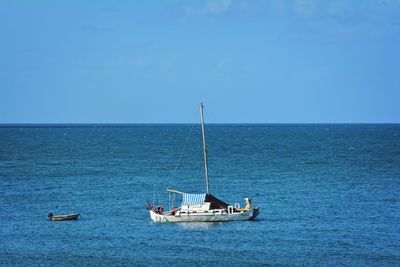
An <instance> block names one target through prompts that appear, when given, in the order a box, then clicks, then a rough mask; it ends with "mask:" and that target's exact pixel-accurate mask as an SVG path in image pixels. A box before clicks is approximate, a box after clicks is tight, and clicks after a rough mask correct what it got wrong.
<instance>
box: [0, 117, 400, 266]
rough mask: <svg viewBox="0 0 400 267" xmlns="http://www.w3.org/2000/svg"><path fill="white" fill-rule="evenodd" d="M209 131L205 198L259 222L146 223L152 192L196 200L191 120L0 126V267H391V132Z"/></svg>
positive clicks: (395, 150) (396, 212) (395, 203)
mask: <svg viewBox="0 0 400 267" xmlns="http://www.w3.org/2000/svg"><path fill="white" fill-rule="evenodd" d="M191 129H192V131H191ZM206 130H207V144H208V151H209V168H210V180H211V181H210V182H211V191H212V193H213V194H214V195H216V196H217V197H219V198H221V199H222V200H224V201H227V202H230V203H235V202H241V204H242V205H243V204H244V198H245V197H248V196H249V197H251V198H252V200H253V204H254V205H255V206H259V207H260V208H261V214H260V216H259V217H258V218H257V220H255V221H250V222H231V223H200V224H167V223H165V224H161V223H153V222H151V221H150V218H149V214H148V212H147V211H146V210H145V199H148V200H150V201H151V200H153V192H154V189H155V190H156V194H155V199H156V201H158V200H159V201H162V202H163V203H164V204H166V203H167V202H168V200H167V194H166V192H165V188H166V187H167V186H169V187H170V188H175V189H177V190H181V191H186V192H192V193H196V192H197V193H203V192H204V191H205V184H204V178H203V177H204V171H203V161H202V147H201V137H200V127H199V125H195V126H194V127H193V128H192V126H191V125H109V126H106V125H87V126H85V125H75V126H73V125H58V126H53V127H50V126H41V127H38V126H32V125H31V126H26V127H22V126H18V125H16V126H4V125H3V126H2V127H0V185H1V186H0V222H1V228H0V265H3V266H4V265H5V266H8V265H22V266H32V265H44V266H46V265H55V264H57V265H59V264H61V265H91V266H97V265H100V266H103V265H139V266H140V265H143V266H146V265H152V266H169V265H172V266H181V265H182V266H183V265H185V266H187V265H194V266H227V265H231V266H257V265H328V266H337V265H347V266H354V265H369V266H399V265H400V125H399V124H314V125H307V124H302V125H294V124H288V125H285V124H272V125H268V124H267V125H244V124H243V125H209V126H208V127H207V128H206ZM190 131H191V137H190V138H189V139H187V137H188V133H189V132H190ZM186 140H188V141H187V143H186V149H185V151H184V153H183V154H182V153H181V151H182V148H183V147H184V145H185V142H186ZM180 155H182V157H180ZM179 158H180V160H179V161H178V159H179ZM177 163H178V164H177ZM73 211H78V212H79V213H81V215H82V216H81V219H80V220H78V221H66V222H51V221H49V220H48V219H47V213H48V212H53V213H69V212H73Z"/></svg>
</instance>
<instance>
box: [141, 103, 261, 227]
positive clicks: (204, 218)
mask: <svg viewBox="0 0 400 267" xmlns="http://www.w3.org/2000/svg"><path fill="white" fill-rule="evenodd" d="M200 115H201V133H202V140H203V152H204V172H205V182H206V193H201V194H188V193H184V192H180V191H178V190H174V189H167V191H168V192H169V193H172V194H174V197H175V195H181V196H182V203H181V206H180V207H177V208H172V209H171V210H168V211H164V208H163V206H162V205H159V206H154V205H153V204H152V203H149V202H147V209H148V210H149V212H150V218H151V220H152V221H154V222H171V223H177V222H227V221H249V220H253V219H254V218H256V217H257V215H258V214H259V212H260V209H259V208H258V207H253V206H252V204H251V200H250V198H245V200H246V206H245V207H244V208H241V207H240V204H239V203H235V204H234V205H230V204H227V203H226V202H224V201H222V200H220V199H218V198H216V197H215V196H213V195H212V194H211V193H210V185H209V177H208V161H207V149H206V135H205V127H204V105H203V103H201V104H200Z"/></svg>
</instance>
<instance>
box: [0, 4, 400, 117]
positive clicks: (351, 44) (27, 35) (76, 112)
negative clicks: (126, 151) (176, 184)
mask: <svg viewBox="0 0 400 267" xmlns="http://www.w3.org/2000/svg"><path fill="white" fill-rule="evenodd" d="M200 102H204V104H205V109H206V119H209V121H208V122H212V123H375V122H379V123H399V122H400V104H399V102H400V0H363V1H359V0H354V1H351V0H321V1H317V0H315V1H311V0H292V1H285V0H282V1H278V0H265V1H257V0H254V1H250V0H209V1H177V0H170V1H155V0H154V1H128V0H118V1H103V0H93V1H89V0H86V1H81V0H79V1H77V0H68V1H63V0H60V1H43V0H37V1H28V0H26V1H22V0H21V1H19V0H12V1H8V0H0V123H192V122H198V121H199V104H200Z"/></svg>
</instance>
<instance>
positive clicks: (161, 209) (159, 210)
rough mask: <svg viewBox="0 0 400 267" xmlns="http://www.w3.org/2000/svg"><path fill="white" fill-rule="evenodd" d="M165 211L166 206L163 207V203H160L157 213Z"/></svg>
mask: <svg viewBox="0 0 400 267" xmlns="http://www.w3.org/2000/svg"><path fill="white" fill-rule="evenodd" d="M163 212H164V207H163V205H162V204H161V205H159V206H158V207H157V208H156V213H158V214H162V213H163Z"/></svg>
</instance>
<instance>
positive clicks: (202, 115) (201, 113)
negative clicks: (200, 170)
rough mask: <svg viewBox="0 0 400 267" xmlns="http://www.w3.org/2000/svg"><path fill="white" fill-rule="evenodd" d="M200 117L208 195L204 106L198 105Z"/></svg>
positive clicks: (208, 191)
mask: <svg viewBox="0 0 400 267" xmlns="http://www.w3.org/2000/svg"><path fill="white" fill-rule="evenodd" d="M200 115H201V134H202V135H203V150H204V170H205V174H206V187H207V194H209V193H210V186H209V184H208V162H207V148H206V132H205V130H204V106H203V103H201V104H200Z"/></svg>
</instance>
